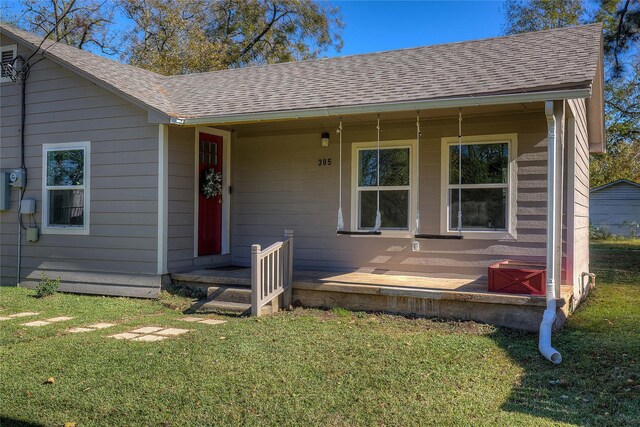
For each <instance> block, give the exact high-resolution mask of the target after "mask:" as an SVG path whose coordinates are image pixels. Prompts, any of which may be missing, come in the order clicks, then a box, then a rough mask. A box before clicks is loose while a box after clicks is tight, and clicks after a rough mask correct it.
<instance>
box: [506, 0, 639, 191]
mask: <svg viewBox="0 0 640 427" xmlns="http://www.w3.org/2000/svg"><path fill="white" fill-rule="evenodd" d="M594 5H595V8H594ZM505 17H506V21H507V22H506V25H505V27H504V30H505V33H507V34H515V33H521V32H526V31H534V30H545V29H551V28H559V27H565V26H570V25H576V24H580V23H588V22H602V23H603V26H604V51H605V57H604V63H605V122H606V137H607V143H606V153H605V154H602V155H595V156H592V157H591V186H592V187H594V186H598V185H602V184H605V183H607V182H610V181H612V180H616V179H620V178H626V179H630V180H633V181H640V167H639V166H638V163H639V162H640V51H639V49H638V41H639V40H640V29H639V27H640V1H638V0H600V2H599V3H590V2H588V1H586V0H508V1H507V3H506V6H505Z"/></svg>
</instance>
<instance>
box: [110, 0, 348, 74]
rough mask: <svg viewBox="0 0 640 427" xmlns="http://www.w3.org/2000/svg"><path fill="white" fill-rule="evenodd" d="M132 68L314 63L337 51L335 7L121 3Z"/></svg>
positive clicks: (292, 1)
mask: <svg viewBox="0 0 640 427" xmlns="http://www.w3.org/2000/svg"><path fill="white" fill-rule="evenodd" d="M121 4H122V7H123V10H124V11H125V14H126V16H127V17H128V18H129V19H130V20H131V21H133V22H134V29H133V30H132V32H131V50H130V53H129V54H128V55H127V59H128V60H129V62H130V63H132V64H135V65H138V66H141V67H144V68H148V69H151V70H154V71H157V72H160V73H163V74H180V73H190V72H201V71H209V70H217V69H224V68H230V67H242V66H247V65H256V64H266V63H276V62H288V61H293V60H300V59H310V58H316V57H318V56H319V55H320V54H322V53H323V52H324V51H326V50H327V48H329V47H332V46H333V47H336V48H340V47H341V46H342V39H341V37H340V30H341V28H342V22H341V20H340V16H339V13H338V9H336V8H334V7H331V6H330V5H329V4H328V3H323V2H313V1H310V0H249V1H246V0H218V1H216V0H145V1H139V0H121Z"/></svg>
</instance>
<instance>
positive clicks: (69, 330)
mask: <svg viewBox="0 0 640 427" xmlns="http://www.w3.org/2000/svg"><path fill="white" fill-rule="evenodd" d="M91 331H95V329H91V328H69V329H67V332H72V333H77V332H91Z"/></svg>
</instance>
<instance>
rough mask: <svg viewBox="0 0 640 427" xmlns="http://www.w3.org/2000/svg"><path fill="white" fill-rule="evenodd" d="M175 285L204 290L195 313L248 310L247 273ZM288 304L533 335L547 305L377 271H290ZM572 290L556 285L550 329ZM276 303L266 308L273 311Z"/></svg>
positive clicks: (232, 270)
mask: <svg viewBox="0 0 640 427" xmlns="http://www.w3.org/2000/svg"><path fill="white" fill-rule="evenodd" d="M171 278H172V280H173V282H174V283H175V284H179V285H181V286H188V287H195V288H200V289H202V290H206V293H207V299H206V301H200V302H198V303H196V305H195V306H194V309H196V310H199V311H222V312H225V311H233V312H238V313H245V314H248V313H249V312H250V310H251V269H250V268H247V267H241V266H227V267H213V268H206V269H198V270H193V271H189V272H181V273H173V274H172V275H171ZM291 286H292V298H291V302H292V305H293V306H304V307H318V308H334V307H341V308H346V309H350V310H355V311H369V312H387V313H395V314H402V315H411V316H426V317H436V318H444V319H459V320H472V321H477V322H481V323H489V324H493V325H497V326H504V327H509V328H514V329H522V330H527V331H536V330H537V329H538V328H539V326H540V319H541V317H542V313H543V312H544V309H545V307H546V301H545V296H543V295H540V296H538V295H525V294H510V293H498V292H489V291H488V290H487V279H486V278H484V277H476V278H453V277H448V278H447V277H431V276H419V275H409V274H406V273H402V272H393V271H386V270H381V269H373V270H372V269H361V270H358V271H351V272H326V271H312V270H302V271H294V273H293V280H292V284H291ZM572 294H573V290H572V287H571V286H570V285H563V286H562V287H561V293H560V297H559V298H557V301H556V303H557V307H558V313H557V316H556V323H555V327H560V326H562V325H563V324H564V321H565V320H566V318H567V316H568V314H569V308H570V307H569V305H570V301H571V298H572ZM280 303H281V301H276V303H275V304H274V305H272V306H270V307H269V308H268V311H267V313H271V312H273V311H277V307H278V306H279V305H280Z"/></svg>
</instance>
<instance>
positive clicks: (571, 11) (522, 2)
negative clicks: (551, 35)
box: [504, 0, 585, 34]
mask: <svg viewBox="0 0 640 427" xmlns="http://www.w3.org/2000/svg"><path fill="white" fill-rule="evenodd" d="M504 11H505V18H506V19H505V20H506V23H505V26H504V32H505V34H518V33H528V32H531V31H540V30H548V29H551V28H562V27H568V26H570V25H577V24H579V23H580V22H581V20H582V16H583V15H584V13H585V9H584V7H583V5H582V1H581V0H507V1H506V2H505V5H504Z"/></svg>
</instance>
